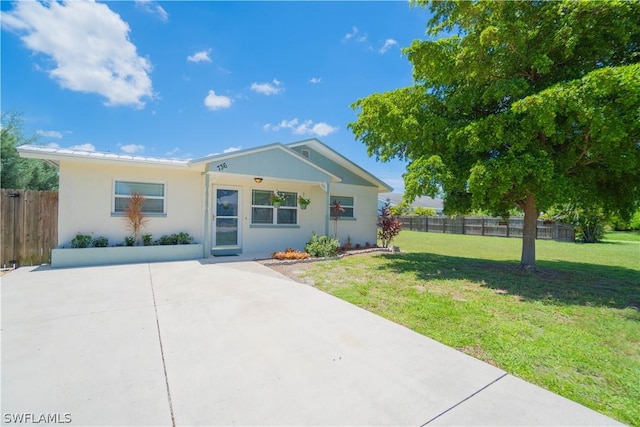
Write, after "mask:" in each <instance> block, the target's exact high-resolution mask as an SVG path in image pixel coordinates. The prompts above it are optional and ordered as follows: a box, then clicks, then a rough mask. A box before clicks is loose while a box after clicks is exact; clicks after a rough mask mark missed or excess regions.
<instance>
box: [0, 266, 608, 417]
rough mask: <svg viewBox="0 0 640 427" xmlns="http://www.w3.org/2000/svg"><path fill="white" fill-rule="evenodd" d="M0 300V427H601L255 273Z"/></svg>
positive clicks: (28, 277) (458, 356)
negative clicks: (23, 421)
mask: <svg viewBox="0 0 640 427" xmlns="http://www.w3.org/2000/svg"><path fill="white" fill-rule="evenodd" d="M1 287H2V413H3V418H2V423H3V424H5V423H6V424H8V423H11V424H14V422H13V420H14V419H12V418H10V417H18V416H21V415H25V414H29V415H31V417H32V419H37V418H39V417H40V416H41V415H45V416H49V417H51V416H53V415H56V416H58V417H59V418H58V419H61V420H65V419H70V420H71V423H70V425H129V426H136V425H158V426H162V425H179V426H186V425H411V426H420V425H424V424H433V425H614V424H616V422H615V421H614V420H612V419H610V418H606V417H604V416H602V415H600V414H598V413H596V412H593V411H591V410H589V409H587V408H585V407H583V406H581V405H578V404H576V403H574V402H571V401H569V400H567V399H564V398H562V397H559V396H557V395H555V394H553V393H550V392H548V391H545V390H543V389H541V388H539V387H536V386H533V385H531V384H529V383H527V382H524V381H522V380H519V379H517V378H515V377H513V376H511V375H508V374H506V373H505V372H504V371H502V370H500V369H497V368H495V367H493V366H491V365H488V364H486V363H484V362H481V361H478V360H476V359H474V358H472V357H469V356H466V355H464V354H463V353H460V352H458V351H455V350H453V349H451V348H449V347H446V346H444V345H442V344H439V343H437V342H436V341H433V340H431V339H429V338H426V337H424V336H422V335H419V334H417V333H414V332H412V331H410V330H409V329H406V328H404V327H402V326H399V325H397V324H394V323H392V322H389V321H387V320H385V319H382V318H380V317H378V316H376V315H373V314H371V313H369V312H367V311H365V310H362V309H360V308H357V307H355V306H353V305H350V304H348V303H346V302H343V301H341V300H339V299H336V298H334V297H332V296H330V295H327V294H325V293H323V292H321V291H318V290H316V289H314V288H312V287H309V286H305V285H301V284H299V283H296V282H293V281H291V280H289V279H288V278H286V277H284V276H281V275H280V274H278V273H276V272H274V271H272V270H270V269H268V268H266V267H264V266H262V265H260V264H258V263H255V262H234V263H219V262H217V263H204V262H203V263H201V262H198V261H185V262H175V263H157V264H137V265H126V266H109V267H93V268H78V269H58V270H55V269H49V268H48V267H37V268H30V267H27V268H21V269H18V270H17V271H14V272H11V273H10V274H8V275H5V276H4V277H2V285H1ZM65 417H66V418H65ZM10 420H11V421H10ZM36 425H40V426H42V425H46V424H45V423H42V422H41V423H39V424H36Z"/></svg>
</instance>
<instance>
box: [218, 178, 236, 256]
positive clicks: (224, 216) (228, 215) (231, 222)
mask: <svg viewBox="0 0 640 427" xmlns="http://www.w3.org/2000/svg"><path fill="white" fill-rule="evenodd" d="M214 195H215V199H214V203H215V204H214V208H213V212H214V213H213V238H212V241H213V253H214V255H216V254H221V255H222V254H224V255H228V254H233V253H240V252H241V246H240V190H239V189H233V188H217V187H215V188H214Z"/></svg>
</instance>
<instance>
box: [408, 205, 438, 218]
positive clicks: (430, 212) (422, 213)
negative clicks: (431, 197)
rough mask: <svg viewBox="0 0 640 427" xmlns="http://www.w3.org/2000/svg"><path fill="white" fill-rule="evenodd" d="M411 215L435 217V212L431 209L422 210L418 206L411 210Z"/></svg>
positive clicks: (422, 208)
mask: <svg viewBox="0 0 640 427" xmlns="http://www.w3.org/2000/svg"><path fill="white" fill-rule="evenodd" d="M413 214H414V215H416V216H435V215H436V210H435V209H433V208H424V207H422V206H418V207H417V208H415V209H414V210H413Z"/></svg>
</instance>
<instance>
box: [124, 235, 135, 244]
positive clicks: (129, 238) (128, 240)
mask: <svg viewBox="0 0 640 427" xmlns="http://www.w3.org/2000/svg"><path fill="white" fill-rule="evenodd" d="M135 242H136V238H135V237H133V236H127V237H125V238H124V244H125V245H127V246H133V244H134V243H135Z"/></svg>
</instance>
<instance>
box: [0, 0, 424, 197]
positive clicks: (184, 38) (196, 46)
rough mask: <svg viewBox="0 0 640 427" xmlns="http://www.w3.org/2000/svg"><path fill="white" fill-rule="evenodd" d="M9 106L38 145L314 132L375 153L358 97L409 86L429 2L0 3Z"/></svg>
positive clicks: (184, 141) (392, 174)
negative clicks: (364, 135) (354, 124)
mask: <svg viewBox="0 0 640 427" xmlns="http://www.w3.org/2000/svg"><path fill="white" fill-rule="evenodd" d="M1 8H2V81H1V83H2V93H1V102H2V111H3V112H7V111H10V110H13V111H18V112H21V113H22V118H23V120H24V131H25V133H26V134H38V135H39V142H40V143H43V144H48V145H54V146H58V147H65V148H66V147H73V148H78V149H88V150H96V151H104V152H116V153H130V154H139V155H146V156H160V157H175V158H197V157H202V156H206V155H208V154H212V153H222V152H227V151H233V150H237V149H246V148H251V147H255V146H259V145H264V144H269V143H273V142H282V143H289V142H294V141H299V140H302V139H306V138H312V137H316V138H318V139H320V140H321V141H323V142H324V143H326V144H327V145H329V146H330V147H332V148H333V149H335V150H337V151H338V152H340V153H341V154H343V155H344V156H346V157H348V158H349V159H350V160H352V161H354V162H355V163H357V164H359V165H360V166H362V167H364V168H365V169H366V170H368V171H369V172H371V173H373V174H374V175H376V176H378V177H379V178H381V179H382V180H384V181H385V182H387V183H388V184H389V185H391V186H393V187H394V188H395V189H396V190H400V191H401V190H402V186H403V184H402V173H403V172H404V167H405V165H404V164H403V163H401V162H399V161H395V162H391V163H379V162H376V161H375V159H373V158H369V157H368V156H367V154H366V147H365V145H364V144H362V143H361V142H359V141H356V140H355V138H354V136H353V134H352V133H351V131H350V130H349V129H348V128H347V124H348V123H349V122H351V121H353V120H355V119H356V113H355V112H354V111H353V110H352V109H351V108H350V104H351V103H353V102H354V101H355V100H356V99H358V98H362V97H365V96H367V95H369V94H372V93H375V92H384V91H387V90H391V89H395V88H399V87H403V86H408V85H411V84H412V78H411V71H412V70H411V66H410V64H409V62H408V61H407V59H406V57H404V56H402V54H401V48H402V47H406V46H408V45H409V44H410V43H411V41H412V40H414V39H417V38H424V37H425V35H424V32H425V29H426V22H427V20H428V11H426V10H422V9H419V8H411V7H410V6H409V4H408V3H407V2H404V1H389V2H356V1H352V2H266V1H265V2H209V1H192V2H178V1H169V2H155V1H135V2H134V1H122V2H92V1H86V2H84V1H83V2H77V1H74V2H46V3H41V2H15V3H14V2H6V1H2V2H1Z"/></svg>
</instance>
